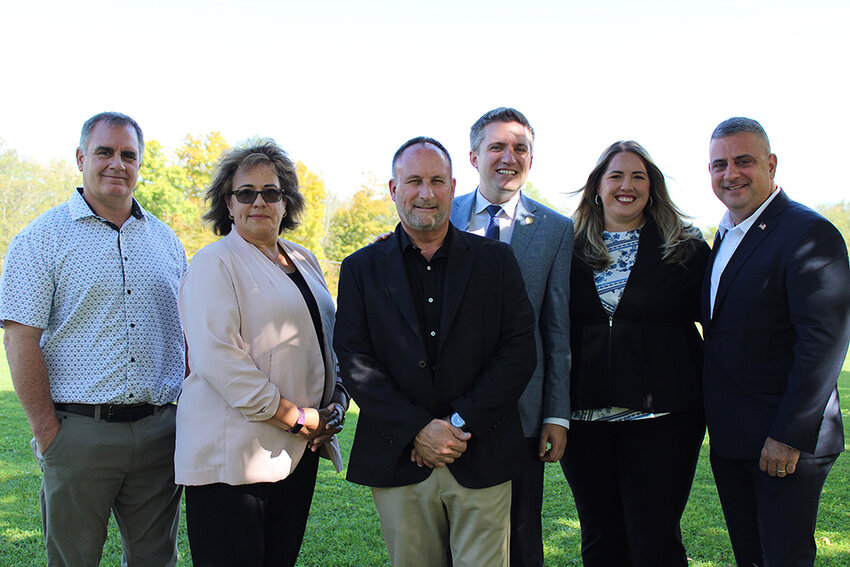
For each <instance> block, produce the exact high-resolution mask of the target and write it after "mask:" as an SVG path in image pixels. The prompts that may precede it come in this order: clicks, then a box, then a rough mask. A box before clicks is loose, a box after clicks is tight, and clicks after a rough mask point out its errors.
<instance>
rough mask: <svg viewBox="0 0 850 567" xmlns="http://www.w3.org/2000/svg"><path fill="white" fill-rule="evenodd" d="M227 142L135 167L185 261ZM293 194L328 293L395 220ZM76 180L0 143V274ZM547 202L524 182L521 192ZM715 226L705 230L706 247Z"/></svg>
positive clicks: (366, 204) (370, 193) (302, 240)
mask: <svg viewBox="0 0 850 567" xmlns="http://www.w3.org/2000/svg"><path fill="white" fill-rule="evenodd" d="M229 147H230V144H229V143H228V142H227V141H226V140H225V139H224V138H223V137H222V136H221V134H220V133H219V132H215V131H213V132H209V133H208V134H205V135H198V136H195V135H192V134H187V135H186V137H185V138H184V139H183V141H182V142H181V144H180V145H179V147H178V148H177V149H176V150H175V151H174V152H167V151H166V150H165V149H164V148H163V146H162V144H160V143H159V142H158V141H156V140H150V141H148V142H147V144H146V145H145V155H144V160H143V161H142V165H141V167H140V169H139V181H138V184H137V186H136V193H135V196H136V199H138V201H139V202H140V203H141V204H142V206H143V207H145V208H146V209H147V210H149V211H150V212H151V213H153V214H154V215H156V216H157V217H159V218H161V219H162V220H163V221H165V222H166V223H168V225H169V226H171V228H172V229H174V232H175V233H176V234H177V236H178V237H179V238H180V241H181V242H182V243H183V245H184V246H185V248H186V253H187V255H188V256H189V257H190V258H191V257H192V255H194V253H195V252H197V251H198V250H199V249H200V248H202V247H203V246H205V245H207V244H209V243H210V242H213V241H214V240H215V239H216V236H215V235H214V234H213V233H212V231H211V230H210V228H209V227H208V226H207V225H206V224H205V223H203V222H202V220H201V216H202V215H203V214H204V212H206V208H207V207H206V203H205V202H204V193H205V191H206V188H207V186H208V185H209V183H210V180H211V178H212V175H213V174H214V172H215V168H216V164H217V162H218V159H219V157H220V156H221V154H222V152H223V151H225V150H227V149H228V148H229ZM296 167H297V172H298V180H299V185H300V191H301V193H302V194H303V195H304V198H305V199H306V201H307V207H306V211H305V214H304V215H303V216H302V218H301V224H300V226H299V227H298V228H297V229H296V230H295V231H293V232H291V233H289V234H287V235H285V237H286V238H288V239H290V240H293V241H295V242H297V243H299V244H301V245H303V246H305V247H307V248H308V249H309V250H311V251H313V252H314V253H315V254H316V256H317V257H318V258H319V260H320V261H322V263H323V267H324V270H325V276H326V278H327V280H328V285H329V286H330V287H331V290H332V292H334V293H335V291H336V281H337V276H338V265H339V262H341V261H342V259H343V258H345V257H346V256H348V255H349V254H351V253H352V252H354V251H355V250H357V249H358V248H361V247H362V246H365V245H366V244H369V243H370V242H371V241H372V240H373V239H374V237H375V235H377V234H381V233H383V232H386V231H387V230H392V228H393V227H394V226H395V225H396V222H397V217H396V213H395V206H394V204H393V202H392V200H391V199H390V197H389V194H388V192H387V189H386V186H385V185H384V184H383V183H380V182H378V180H377V179H376V178H375V177H374V176H372V177H369V178H367V179H366V180H364V182H363V184H362V185H361V186H360V187H359V188H357V190H356V191H355V192H354V193H353V195H352V196H351V197H350V198H347V199H345V200H343V201H340V200H338V199H337V198H336V197H334V196H333V195H332V194H329V193H328V192H327V190H326V188H325V183H324V181H323V180H322V178H321V177H320V176H319V175H317V174H316V173H314V172H313V171H311V170H310V169H309V168H308V167H307V165H306V164H304V163H302V162H296ZM80 183H81V176H80V172H79V171H78V170H77V167H76V165H75V164H73V163H71V162H70V161H67V160H51V161H50V162H48V163H41V162H37V161H34V160H31V159H27V158H25V157H22V156H20V155H19V154H18V152H17V151H16V150H14V149H13V148H9V147H7V146H6V144H5V143H4V142H3V140H2V139H0V270H2V266H3V259H4V258H5V255H6V247H7V246H8V244H9V242H10V241H11V239H12V238H13V237H14V236H15V235H16V234H17V233H18V232H20V230H21V229H22V228H23V227H24V226H26V225H27V223H29V222H30V221H31V220H32V219H34V218H35V217H36V216H37V215H39V214H40V213H42V212H44V211H46V210H47V209H49V208H50V207H53V206H55V205H58V204H59V203H62V202H63V201H66V200H67V199H68V197H69V195H70V191H71V190H72V189H73V188H74V187H76V186H79V185H80ZM524 191H525V192H526V193H528V194H529V195H530V196H532V198H535V199H537V200H540V201H543V202H544V204H547V205H549V206H551V207H552V208H555V207H554V206H553V205H552V204H551V203H548V202H546V200H545V198H543V197H542V195H541V194H540V192H539V191H538V190H537V189H536V188H535V187H533V186H531V185H530V184H529V185H528V186H526V188H525V189H524ZM817 209H818V212H820V213H821V214H822V215H824V216H825V217H826V218H828V219H829V220H830V221H832V223H833V224H834V225H835V226H836V227H838V229H839V230H840V231H841V233H842V235H843V236H844V240H845V242H847V244H848V247H850V202H845V201H841V202H840V203H834V204H828V205H820V206H818V207H817ZM562 212H564V211H562ZM716 230H717V229H716V227H710V228H708V229H707V230H705V231H704V233H705V234H706V237H707V239H708V241H709V242H711V239H712V237H713V234H714V232H715V231H716Z"/></svg>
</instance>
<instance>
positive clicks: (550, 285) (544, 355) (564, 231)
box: [451, 191, 574, 437]
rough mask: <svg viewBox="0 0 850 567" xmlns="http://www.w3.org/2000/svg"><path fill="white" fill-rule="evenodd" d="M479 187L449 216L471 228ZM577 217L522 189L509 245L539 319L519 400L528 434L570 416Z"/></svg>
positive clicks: (459, 199) (459, 201)
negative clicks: (533, 361) (531, 365)
mask: <svg viewBox="0 0 850 567" xmlns="http://www.w3.org/2000/svg"><path fill="white" fill-rule="evenodd" d="M475 193H476V192H475V191H473V192H472V193H467V194H466V195H461V196H459V197H456V198H455V200H454V204H453V205H452V216H451V221H452V224H454V225H455V226H456V227H458V228H459V229H461V230H463V231H466V230H468V229H469V219H470V217H471V215H472V207H473V206H475ZM573 240H574V232H573V222H572V221H571V220H570V219H568V218H567V217H565V216H564V215H562V214H560V213H558V212H556V211H553V210H552V209H550V208H549V207H545V206H543V205H541V204H540V203H538V202H537V201H534V200H532V199H529V198H528V197H526V196H525V195H523V194H520V198H519V204H518V205H517V208H516V215H515V218H514V227H513V235H512V236H511V248H513V250H514V254H515V255H516V259H517V262H519V267H520V270H521V271H522V277H523V280H524V281H525V288H526V290H527V291H528V299H529V300H530V301H531V305H532V307H533V308H534V315H535V317H536V318H537V322H536V325H535V328H534V338H535V342H536V345H537V367H536V368H535V370H534V375H533V376H532V377H531V381H530V382H529V383H528V386H526V388H525V391H524V392H523V394H522V397H520V399H519V411H520V415H521V417H522V429H523V432H524V434H525V436H526V437H537V436H538V435H540V427H541V424H542V422H543V419H544V418H547V417H557V418H561V419H566V420H569V419H570V266H571V260H572V255H573Z"/></svg>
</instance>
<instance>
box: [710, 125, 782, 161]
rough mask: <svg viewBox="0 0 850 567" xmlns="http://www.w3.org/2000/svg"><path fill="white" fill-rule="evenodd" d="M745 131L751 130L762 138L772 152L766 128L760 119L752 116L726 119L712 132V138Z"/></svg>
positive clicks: (715, 138)
mask: <svg viewBox="0 0 850 567" xmlns="http://www.w3.org/2000/svg"><path fill="white" fill-rule="evenodd" d="M743 132H749V133H751V134H755V135H756V136H758V137H759V138H761V139H762V141H763V142H764V145H765V146H766V147H767V153H768V154H769V153H770V140H768V139H767V132H765V131H764V128H762V126H761V124H759V123H758V121H756V120H753V119H752V118H745V117H743V116H735V117H733V118H729V119H728V120H724V121H723V122H721V123H720V124H718V125H717V128H715V129H714V132H712V133H711V139H712V140H717V139H719V138H725V137H727V136H732V135H734V134H741V133H743Z"/></svg>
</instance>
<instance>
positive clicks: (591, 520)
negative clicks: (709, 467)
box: [561, 412, 705, 567]
mask: <svg viewBox="0 0 850 567" xmlns="http://www.w3.org/2000/svg"><path fill="white" fill-rule="evenodd" d="M704 435H705V420H704V418H703V415H702V413H701V412H679V413H671V414H668V415H666V416H662V417H656V418H652V419H643V420H637V421H627V422H598V421H595V422H591V421H578V420H572V421H570V434H569V442H568V443H567V449H566V452H565V453H564V458H563V459H561V467H562V468H563V470H564V475H565V476H566V477H567V481H568V482H569V484H570V488H571V489H572V492H573V497H574V499H575V503H576V509H577V511H578V515H579V520H580V522H581V556H582V562H583V563H584V567H643V566H649V565H653V566H663V567H674V566H682V567H686V566H687V564H688V559H687V555H686V552H685V547H684V545H683V544H682V533H681V529H680V527H679V522H680V520H681V518H682V512H683V511H684V509H685V504H687V501H688V496H689V495H690V491H691V484H692V483H693V479H694V472H695V470H696V464H697V459H698V458H699V450H700V446H701V445H702V440H703V437H704Z"/></svg>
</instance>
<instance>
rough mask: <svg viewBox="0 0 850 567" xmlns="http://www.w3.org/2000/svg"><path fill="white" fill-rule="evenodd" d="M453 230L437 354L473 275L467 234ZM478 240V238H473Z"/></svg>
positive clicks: (472, 259)
mask: <svg viewBox="0 0 850 567" xmlns="http://www.w3.org/2000/svg"><path fill="white" fill-rule="evenodd" d="M449 230H453V231H454V234H452V242H451V247H450V248H449V257H448V264H447V266H446V281H445V283H444V288H443V301H444V304H443V314H442V315H441V317H440V341H439V344H438V345H437V352H438V353H439V352H440V350H441V349H442V348H443V342H444V341H445V340H446V336H447V335H448V331H449V329H450V328H451V325H452V322H453V321H454V318H455V315H457V310H458V309H459V308H460V304H461V301H463V298H464V296H465V295H466V293H465V290H466V286H467V284H468V283H469V277H470V275H472V268H473V263H474V261H475V258H474V256H473V254H472V251H471V250H470V249H469V245H468V244H467V242H466V234H465V233H462V232H460V231H459V230H456V229H454V227H452V226H449ZM472 238H477V237H472Z"/></svg>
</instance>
